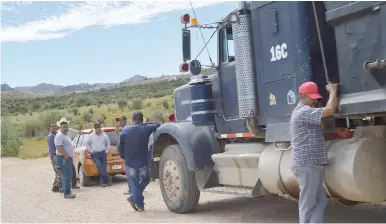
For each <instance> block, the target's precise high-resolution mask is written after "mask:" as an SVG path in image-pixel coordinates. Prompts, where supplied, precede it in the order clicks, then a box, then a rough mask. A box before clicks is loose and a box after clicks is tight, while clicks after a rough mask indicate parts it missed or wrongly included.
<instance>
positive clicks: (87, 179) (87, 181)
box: [79, 165, 91, 187]
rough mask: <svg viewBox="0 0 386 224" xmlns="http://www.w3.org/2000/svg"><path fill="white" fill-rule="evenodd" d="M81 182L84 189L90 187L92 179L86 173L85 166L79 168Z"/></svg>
mask: <svg viewBox="0 0 386 224" xmlns="http://www.w3.org/2000/svg"><path fill="white" fill-rule="evenodd" d="M79 182H80V185H81V186H82V187H86V186H89V185H90V182H91V178H90V177H89V176H87V175H86V173H85V172H84V169H83V165H80V167H79Z"/></svg>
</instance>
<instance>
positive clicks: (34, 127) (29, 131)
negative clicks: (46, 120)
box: [22, 120, 45, 138]
mask: <svg viewBox="0 0 386 224" xmlns="http://www.w3.org/2000/svg"><path fill="white" fill-rule="evenodd" d="M44 130H45V129H44V125H43V124H42V123H41V122H39V121H36V120H34V121H28V122H25V123H24V125H23V126H22V133H23V136H24V137H27V138H32V137H37V136H40V135H42V134H43V133H44Z"/></svg>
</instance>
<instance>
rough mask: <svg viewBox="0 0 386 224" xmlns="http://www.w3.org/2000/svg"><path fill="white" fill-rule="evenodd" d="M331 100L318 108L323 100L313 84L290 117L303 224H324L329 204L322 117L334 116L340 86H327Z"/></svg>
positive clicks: (305, 89)
mask: <svg viewBox="0 0 386 224" xmlns="http://www.w3.org/2000/svg"><path fill="white" fill-rule="evenodd" d="M327 91H328V92H329V99H328V102H327V105H326V107H324V108H319V107H318V100H319V99H321V98H322V96H321V95H320V94H319V91H318V86H317V85H316V84H315V83H314V82H305V83H303V84H302V85H301V86H300V87H299V95H300V100H299V104H298V105H297V106H296V107H295V109H294V110H293V111H292V115H291V135H292V140H291V146H292V150H291V156H292V171H293V173H294V174H295V176H296V178H297V180H298V183H299V188H300V195H299V219H300V220H299V221H300V223H323V222H324V211H325V208H326V205H327V197H326V193H325V192H324V189H323V185H322V184H323V169H324V166H326V165H328V158H327V151H326V144H325V140H324V135H323V130H322V126H321V124H322V118H325V117H329V116H331V115H333V114H334V113H335V111H336V110H337V107H338V98H337V84H331V83H329V84H328V85H327Z"/></svg>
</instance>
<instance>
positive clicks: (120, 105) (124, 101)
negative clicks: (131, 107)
mask: <svg viewBox="0 0 386 224" xmlns="http://www.w3.org/2000/svg"><path fill="white" fill-rule="evenodd" d="M118 106H119V108H120V109H121V110H122V112H123V110H124V109H125V107H126V106H127V101H126V100H119V101H118Z"/></svg>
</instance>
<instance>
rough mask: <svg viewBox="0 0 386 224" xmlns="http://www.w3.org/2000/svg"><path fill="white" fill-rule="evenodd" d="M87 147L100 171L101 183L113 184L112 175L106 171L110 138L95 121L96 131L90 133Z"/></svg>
mask: <svg viewBox="0 0 386 224" xmlns="http://www.w3.org/2000/svg"><path fill="white" fill-rule="evenodd" d="M87 149H88V151H89V152H90V153H91V158H92V160H93V161H94V163H95V165H96V167H97V168H98V170H99V173H100V178H99V179H100V181H99V182H100V185H101V186H102V187H106V182H107V185H109V186H110V185H111V183H112V177H110V175H109V174H107V172H106V165H107V153H108V152H109V150H110V140H109V137H108V136H107V134H106V133H104V132H102V129H101V124H100V123H99V122H95V123H94V131H93V132H92V133H91V134H90V135H89V137H88V140H87Z"/></svg>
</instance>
